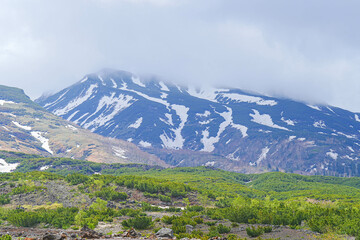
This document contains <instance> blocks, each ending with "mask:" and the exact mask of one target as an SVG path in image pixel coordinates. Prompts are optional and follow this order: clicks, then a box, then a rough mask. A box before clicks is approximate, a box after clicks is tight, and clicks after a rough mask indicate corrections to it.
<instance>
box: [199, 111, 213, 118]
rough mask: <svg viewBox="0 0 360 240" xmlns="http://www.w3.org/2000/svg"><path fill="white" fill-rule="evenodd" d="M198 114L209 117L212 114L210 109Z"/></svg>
mask: <svg viewBox="0 0 360 240" xmlns="http://www.w3.org/2000/svg"><path fill="white" fill-rule="evenodd" d="M196 116H199V117H208V116H210V111H208V110H206V111H205V112H204V113H197V114H196Z"/></svg>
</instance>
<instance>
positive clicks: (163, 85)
mask: <svg viewBox="0 0 360 240" xmlns="http://www.w3.org/2000/svg"><path fill="white" fill-rule="evenodd" d="M159 85H160V87H161V88H160V90H161V91H167V92H169V91H170V89H169V88H168V87H167V86H166V85H165V83H164V82H162V81H160V82H159Z"/></svg>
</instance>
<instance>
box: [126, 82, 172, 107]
mask: <svg viewBox="0 0 360 240" xmlns="http://www.w3.org/2000/svg"><path fill="white" fill-rule="evenodd" d="M120 89H121V90H124V91H129V92H133V93H136V94H137V95H139V96H141V97H143V98H145V99H147V100H150V101H152V102H157V103H160V104H163V105H165V106H166V107H167V108H169V106H170V104H169V103H168V102H167V101H165V100H163V99H159V98H154V97H150V96H148V95H146V94H144V93H141V92H138V91H135V90H132V89H128V88H127V84H126V83H124V84H123V86H122V87H121V88H120Z"/></svg>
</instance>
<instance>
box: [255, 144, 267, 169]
mask: <svg viewBox="0 0 360 240" xmlns="http://www.w3.org/2000/svg"><path fill="white" fill-rule="evenodd" d="M269 151H270V148H268V147H265V148H263V149H262V150H261V154H260V156H259V158H258V159H257V160H256V164H257V165H259V164H260V163H261V161H262V160H265V159H266V157H267V154H268V152H269Z"/></svg>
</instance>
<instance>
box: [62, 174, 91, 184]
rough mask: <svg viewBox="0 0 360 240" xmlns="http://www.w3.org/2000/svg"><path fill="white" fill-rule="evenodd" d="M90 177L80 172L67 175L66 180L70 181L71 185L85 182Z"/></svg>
mask: <svg viewBox="0 0 360 240" xmlns="http://www.w3.org/2000/svg"><path fill="white" fill-rule="evenodd" d="M89 179H90V178H89V177H88V176H85V175H82V174H79V173H73V174H69V175H67V176H66V178H65V180H66V181H67V182H68V183H70V184H71V185H78V184H80V183H84V182H86V181H88V180H89Z"/></svg>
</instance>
